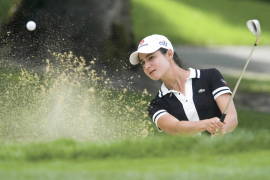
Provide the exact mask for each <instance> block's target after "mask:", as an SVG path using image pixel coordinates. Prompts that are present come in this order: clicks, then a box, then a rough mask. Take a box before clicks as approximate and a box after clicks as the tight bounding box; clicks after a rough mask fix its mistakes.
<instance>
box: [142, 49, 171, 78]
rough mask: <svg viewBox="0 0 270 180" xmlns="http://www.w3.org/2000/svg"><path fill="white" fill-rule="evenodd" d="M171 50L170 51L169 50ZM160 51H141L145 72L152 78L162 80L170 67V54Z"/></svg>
mask: <svg viewBox="0 0 270 180" xmlns="http://www.w3.org/2000/svg"><path fill="white" fill-rule="evenodd" d="M168 52H169V51H168ZM168 52H167V53H166V54H162V53H161V52H160V51H156V52H154V53H149V54H144V53H139V60H140V64H141V66H142V68H143V71H144V73H145V74H146V75H147V76H148V77H149V78H150V79H152V80H160V79H161V78H162V77H163V76H164V74H165V73H166V72H167V71H168V70H169V68H170V62H169V59H170V54H169V53H168Z"/></svg>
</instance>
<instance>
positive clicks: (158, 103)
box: [148, 96, 168, 128]
mask: <svg viewBox="0 0 270 180" xmlns="http://www.w3.org/2000/svg"><path fill="white" fill-rule="evenodd" d="M166 107H167V105H166V103H165V102H164V100H163V99H162V98H159V97H158V96H157V97H156V98H155V99H153V100H152V101H151V103H150V104H149V107H148V113H149V116H150V118H151V119H152V121H153V123H155V124H156V126H157V121H158V119H159V118H160V117H161V116H163V115H164V114H166V113H168V112H167V110H166V109H167V108H166ZM157 128H158V126H157Z"/></svg>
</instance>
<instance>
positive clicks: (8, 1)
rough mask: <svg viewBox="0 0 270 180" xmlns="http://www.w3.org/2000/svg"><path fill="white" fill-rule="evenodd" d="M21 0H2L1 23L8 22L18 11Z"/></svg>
mask: <svg viewBox="0 0 270 180" xmlns="http://www.w3.org/2000/svg"><path fill="white" fill-rule="evenodd" d="M20 2H21V0H1V1H0V24H2V23H3V22H4V23H5V22H7V21H8V20H9V18H10V17H12V15H13V14H14V12H15V11H16V8H17V6H18V5H19V3H20Z"/></svg>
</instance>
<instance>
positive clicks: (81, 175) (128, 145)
mask: <svg viewBox="0 0 270 180" xmlns="http://www.w3.org/2000/svg"><path fill="white" fill-rule="evenodd" d="M269 137H270V136H269V132H266V131H264V132H263V131H261V132H260V133H257V134H254V133H252V132H249V131H241V132H240V131H239V132H237V133H235V134H234V135H228V136H225V137H216V138H209V137H173V136H156V137H148V138H144V139H133V140H132V139H131V140H126V141H119V142H110V143H99V144H97V143H89V142H76V141H72V140H58V141H54V142H49V143H34V144H33V143H32V144H15V145H14V144H2V146H1V147H0V175H1V177H2V178H4V179H18V178H19V179H74V178H76V179H89V178H91V179H198V178H200V179H217V178H218V179H268V178H269V173H268V172H269V170H270V169H269V168H270V165H269V161H270V151H269V148H270V142H269V141H270V138H269Z"/></svg>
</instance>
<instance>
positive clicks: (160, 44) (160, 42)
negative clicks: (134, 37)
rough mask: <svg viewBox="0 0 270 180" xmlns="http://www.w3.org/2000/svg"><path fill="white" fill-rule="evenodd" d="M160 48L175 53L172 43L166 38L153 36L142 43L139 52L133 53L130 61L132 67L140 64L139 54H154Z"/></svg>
mask: <svg viewBox="0 0 270 180" xmlns="http://www.w3.org/2000/svg"><path fill="white" fill-rule="evenodd" d="M160 48H165V49H171V50H172V51H173V46H172V43H171V42H170V41H169V40H168V38H166V37H165V36H162V35H158V34H153V35H150V36H147V37H145V38H144V39H143V40H141V41H140V43H139V46H138V49H137V51H135V52H133V53H132V54H131V55H130V57H129V61H130V63H131V64H132V65H136V64H138V63H139V58H138V54H139V53H153V52H155V51H157V50H159V49H160Z"/></svg>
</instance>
